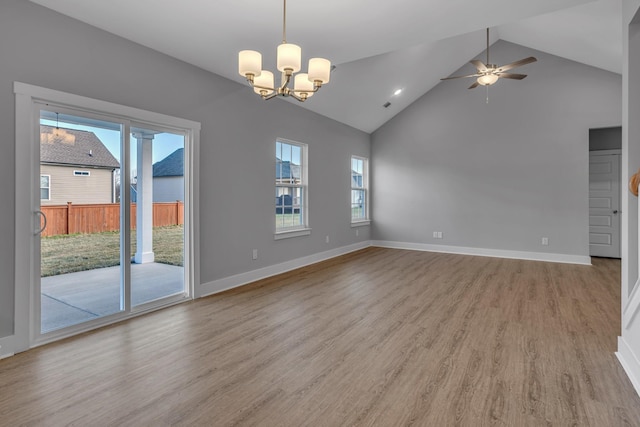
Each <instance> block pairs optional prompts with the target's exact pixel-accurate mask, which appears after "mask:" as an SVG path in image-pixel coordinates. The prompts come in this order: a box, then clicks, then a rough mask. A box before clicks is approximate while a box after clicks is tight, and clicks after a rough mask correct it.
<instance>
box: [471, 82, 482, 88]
mask: <svg viewBox="0 0 640 427" xmlns="http://www.w3.org/2000/svg"><path fill="white" fill-rule="evenodd" d="M478 86H480V83H478V82H475V83H474V84H472V85H471V86H469V89H475V88H477V87H478Z"/></svg>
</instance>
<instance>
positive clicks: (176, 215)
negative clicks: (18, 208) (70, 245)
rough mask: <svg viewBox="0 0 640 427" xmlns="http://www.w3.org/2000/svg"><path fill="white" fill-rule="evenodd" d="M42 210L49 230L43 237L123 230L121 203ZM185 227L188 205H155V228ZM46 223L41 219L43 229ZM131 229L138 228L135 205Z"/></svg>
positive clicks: (132, 206) (171, 203) (44, 232)
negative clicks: (185, 206) (121, 228)
mask: <svg viewBox="0 0 640 427" xmlns="http://www.w3.org/2000/svg"><path fill="white" fill-rule="evenodd" d="M40 210H41V211H42V212H43V213H44V214H45V216H46V217H47V228H45V229H44V231H43V232H42V235H43V236H57V235H60V234H77V233H82V234H90V233H102V232H105V231H118V230H120V203H108V204H98V205H74V204H72V203H71V202H68V203H67V204H66V205H54V206H41V207H40ZM180 224H184V202H181V201H175V202H170V203H154V204H153V226H154V227H164V226H167V225H180ZM43 225H44V220H43V219H41V220H40V226H41V227H42V226H43ZM131 228H132V229H135V228H136V205H135V203H132V204H131Z"/></svg>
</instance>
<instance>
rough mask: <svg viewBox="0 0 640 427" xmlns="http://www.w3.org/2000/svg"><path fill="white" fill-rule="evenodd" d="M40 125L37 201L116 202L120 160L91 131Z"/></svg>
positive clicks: (52, 203) (52, 202)
mask: <svg viewBox="0 0 640 427" xmlns="http://www.w3.org/2000/svg"><path fill="white" fill-rule="evenodd" d="M54 131H56V128H55V127H53V126H46V125H41V126H40V135H41V138H40V204H41V205H43V206H48V205H64V204H67V203H68V202H71V203H74V204H99V203H114V202H115V181H114V177H115V173H116V171H117V170H119V169H120V163H119V162H118V160H116V158H115V157H114V156H113V154H111V152H110V151H109V150H108V149H107V147H105V145H104V144H103V143H102V141H100V139H99V138H98V137H97V136H96V134H95V133H93V132H88V131H83V130H73V129H62V128H60V131H62V132H63V133H66V135H67V138H62V137H56V136H55V134H54Z"/></svg>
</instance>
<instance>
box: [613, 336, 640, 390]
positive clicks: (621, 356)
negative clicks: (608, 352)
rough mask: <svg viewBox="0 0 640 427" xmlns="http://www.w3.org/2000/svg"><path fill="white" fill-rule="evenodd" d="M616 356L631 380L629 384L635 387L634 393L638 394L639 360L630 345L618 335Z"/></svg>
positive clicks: (639, 386)
mask: <svg viewBox="0 0 640 427" xmlns="http://www.w3.org/2000/svg"><path fill="white" fill-rule="evenodd" d="M616 356H617V357H618V360H619V361H620V364H621V365H622V367H623V368H624V371H625V372H626V373H627V376H628V377H629V380H631V384H633V387H634V388H635V389H636V393H637V394H638V396H640V361H638V358H637V357H636V355H635V354H633V350H631V347H629V344H627V341H626V340H625V339H624V338H623V337H618V351H617V352H616Z"/></svg>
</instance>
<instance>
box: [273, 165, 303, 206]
mask: <svg viewBox="0 0 640 427" xmlns="http://www.w3.org/2000/svg"><path fill="white" fill-rule="evenodd" d="M299 183H300V165H292V164H291V162H289V161H282V160H280V159H278V158H277V157H276V185H278V187H276V188H277V189H276V191H277V193H276V214H290V213H300V201H299V200H298V198H296V197H294V192H295V189H294V188H292V187H287V186H286V185H287V184H299Z"/></svg>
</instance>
